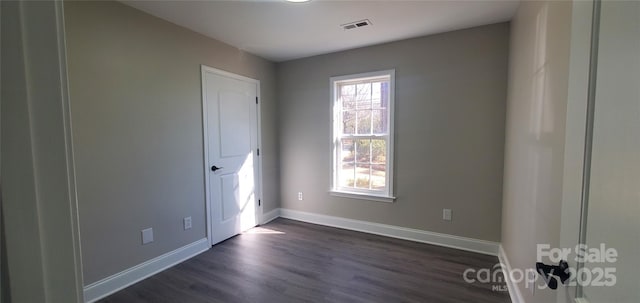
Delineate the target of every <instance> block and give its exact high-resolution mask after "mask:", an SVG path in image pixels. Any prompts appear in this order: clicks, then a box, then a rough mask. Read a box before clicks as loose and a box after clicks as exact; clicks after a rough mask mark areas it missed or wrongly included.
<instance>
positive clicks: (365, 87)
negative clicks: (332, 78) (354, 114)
mask: <svg viewBox="0 0 640 303" xmlns="http://www.w3.org/2000/svg"><path fill="white" fill-rule="evenodd" d="M356 107H357V109H370V108H371V83H364V84H356Z"/></svg>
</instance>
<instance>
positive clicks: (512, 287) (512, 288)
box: [498, 245, 525, 303]
mask: <svg viewBox="0 0 640 303" xmlns="http://www.w3.org/2000/svg"><path fill="white" fill-rule="evenodd" d="M498 259H499V260H500V264H502V265H503V266H504V268H503V269H502V272H503V273H504V279H505V281H506V282H507V289H509V297H511V302H512V303H525V301H524V298H523V297H522V293H521V292H520V288H518V285H516V284H515V283H514V282H513V280H512V279H511V275H510V274H509V273H510V272H511V269H512V268H511V263H509V258H507V254H506V253H505V252H504V249H503V248H502V245H500V250H499V253H498Z"/></svg>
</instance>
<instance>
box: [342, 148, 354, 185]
mask: <svg viewBox="0 0 640 303" xmlns="http://www.w3.org/2000/svg"><path fill="white" fill-rule="evenodd" d="M354 149H355V146H354V142H353V140H352V139H341V140H340V155H339V159H340V171H339V172H338V174H339V175H338V181H339V186H341V187H353V180H354V176H355V163H354V161H355V153H354Z"/></svg>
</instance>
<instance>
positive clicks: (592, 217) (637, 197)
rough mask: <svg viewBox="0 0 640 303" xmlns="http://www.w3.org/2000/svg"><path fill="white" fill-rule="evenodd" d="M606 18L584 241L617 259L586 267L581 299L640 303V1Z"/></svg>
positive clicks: (607, 8)
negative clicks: (611, 252)
mask: <svg viewBox="0 0 640 303" xmlns="http://www.w3.org/2000/svg"><path fill="white" fill-rule="evenodd" d="M599 13H600V23H599V37H598V38H599V42H598V63H597V79H596V81H595V106H594V116H593V117H594V118H593V146H592V149H591V151H592V154H591V172H590V179H589V180H590V182H589V196H588V201H586V203H587V208H586V209H587V211H586V214H587V217H586V225H585V226H584V228H586V230H585V231H584V232H585V235H586V237H585V239H583V240H584V244H585V245H586V246H587V247H589V248H590V249H591V248H597V249H599V250H600V249H601V247H602V248H603V249H602V251H613V250H615V252H616V253H617V257H616V258H612V259H611V260H607V261H605V262H585V263H584V270H583V271H584V274H583V278H582V280H584V281H585V282H587V283H585V284H586V285H585V286H584V287H583V289H582V295H583V297H584V298H585V299H587V301H588V302H591V303H611V302H619V303H635V302H640V287H639V286H640V276H639V275H638V274H639V273H640V260H639V259H638V256H640V224H639V223H638V222H639V221H638V218H639V217H640V187H639V185H640V2H638V1H602V3H601V9H600V12H599ZM614 259H615V261H614V262H610V261H613V260H614ZM602 272H604V274H602ZM603 283H605V286H602V285H600V284H603Z"/></svg>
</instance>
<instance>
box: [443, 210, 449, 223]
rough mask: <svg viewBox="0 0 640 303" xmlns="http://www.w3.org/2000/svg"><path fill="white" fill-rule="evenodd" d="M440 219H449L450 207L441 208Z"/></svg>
mask: <svg viewBox="0 0 640 303" xmlns="http://www.w3.org/2000/svg"><path fill="white" fill-rule="evenodd" d="M442 220H445V221H451V209H448V208H444V209H442Z"/></svg>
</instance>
